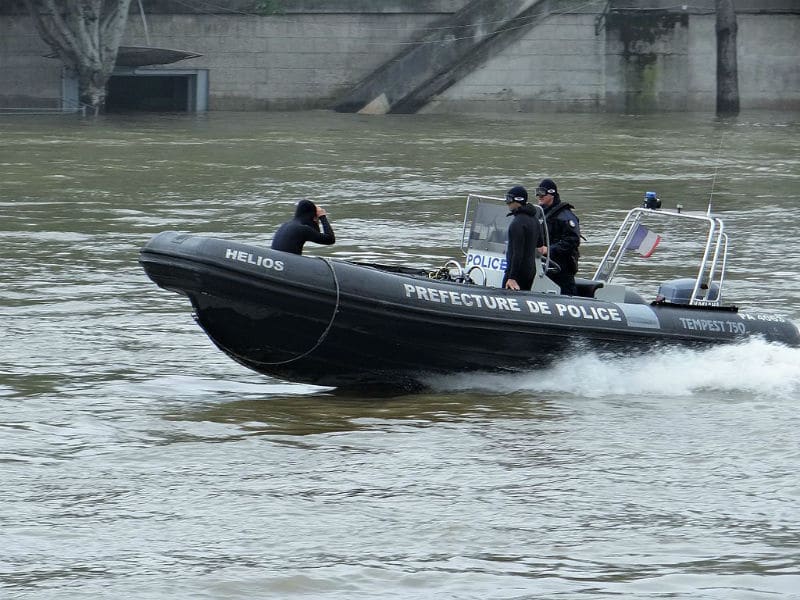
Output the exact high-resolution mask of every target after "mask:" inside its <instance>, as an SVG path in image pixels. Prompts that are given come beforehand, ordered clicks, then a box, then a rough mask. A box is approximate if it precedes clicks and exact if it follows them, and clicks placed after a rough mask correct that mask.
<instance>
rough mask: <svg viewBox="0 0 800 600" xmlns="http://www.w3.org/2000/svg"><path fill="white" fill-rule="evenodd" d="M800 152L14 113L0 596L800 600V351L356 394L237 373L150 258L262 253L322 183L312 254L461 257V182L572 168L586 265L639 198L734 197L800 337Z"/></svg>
mask: <svg viewBox="0 0 800 600" xmlns="http://www.w3.org/2000/svg"><path fill="white" fill-rule="evenodd" d="M798 140H800V135H798V124H797V121H796V115H767V114H764V115H755V116H743V117H741V118H740V119H738V120H737V121H735V122H729V123H725V122H717V121H715V120H714V119H713V118H710V117H708V116H705V115H694V116H686V115H678V116H668V117H667V116H664V115H660V116H657V117H615V116H602V115H591V116H582V115H578V116H576V115H547V116H546V117H536V116H530V115H528V116H524V117H523V116H519V117H507V116H504V117H502V118H488V117H487V118H471V117H451V118H442V117H435V118H434V117H430V116H429V117H387V118H380V119H365V118H360V117H354V116H349V115H333V114H327V113H310V114H302V115H274V114H268V115H252V114H248V115H231V114H222V115H217V114H212V115H208V116H207V117H203V118H194V117H182V116H180V117H179V116H172V117H151V116H143V117H117V118H109V119H102V120H100V121H99V122H86V121H79V122H76V121H73V120H71V119H57V120H56V119H50V118H45V119H39V120H32V119H28V118H19V119H17V118H7V119H6V120H4V121H0V180H1V181H2V186H0V207H2V209H3V212H4V216H3V220H2V223H3V226H2V227H0V230H1V231H0V235H2V237H3V245H2V247H3V250H2V255H3V265H4V278H3V280H2V281H3V285H2V287H1V288H0V290H1V292H2V304H0V311H2V312H1V313H0V314H2V316H3V324H4V327H3V334H4V335H3V362H2V370H1V371H0V407H2V408H0V428H1V429H2V436H0V440H1V441H0V464H1V465H2V469H3V484H4V485H3V489H4V493H3V495H2V498H0V518H2V524H3V540H4V544H3V545H2V549H0V591H2V594H3V595H4V596H8V597H15V598H16V597H18V598H22V597H31V598H37V599H40V598H65V597H68V598H83V597H85V598H111V597H131V598H154V599H156V598H157V599H162V598H176V597H178V598H182V597H191V598H215V599H217V598H245V597H247V598H252V597H273V598H286V597H292V596H299V595H301V596H305V597H312V598H337V599H350V598H403V599H407V598H458V599H464V598H476V599H477V598H480V599H485V598H557V597H566V598H571V597H587V598H596V597H603V596H610V595H618V596H621V597H624V598H655V597H681V598H692V599H695V598H720V599H728V598H762V597H763V598H767V597H770V598H772V597H782V598H790V597H798V596H797V593H796V589H800V574H799V573H798V568H797V565H798V564H800V552H799V551H798V546H797V540H798V539H800V526H798V523H800V518H799V517H800V514H799V513H800V511H798V500H800V484H798V478H797V474H796V465H797V464H798V461H799V459H800V451H798V445H797V441H796V439H797V431H798V430H800V427H799V426H800V417H798V412H797V399H798V395H800V351H798V350H796V349H786V348H780V347H779V346H775V345H770V344H766V343H764V342H760V341H751V342H748V343H745V344H742V345H739V346H732V347H726V348H715V349H711V350H705V351H693V350H670V351H666V352H662V353H659V354H656V355H653V356H649V357H647V358H641V357H608V356H600V355H596V354H586V355H581V356H573V357H568V358H566V359H564V360H563V361H560V362H559V363H558V364H557V365H555V366H553V367H552V368H550V369H545V370H542V371H537V372H532V373H527V374H517V375H509V376H502V377H499V376H496V375H470V376H453V377H448V378H436V379H433V380H431V382H430V383H431V385H432V388H431V390H430V391H429V392H427V393H425V394H419V395H413V396H397V395H392V394H391V393H389V394H388V395H387V396H385V397H354V396H351V395H348V394H346V393H342V392H339V391H337V390H331V389H328V388H315V387H312V386H307V385H299V384H293V383H291V382H282V381H276V380H272V379H269V378H266V377H261V376H258V375H256V374H253V373H250V372H249V371H246V370H244V369H242V368H241V367H239V366H238V365H236V364H235V363H233V362H231V361H229V360H228V359H227V358H225V357H224V356H222V354H221V353H219V352H218V351H217V350H216V349H215V348H214V347H213V345H212V344H211V343H210V342H209V341H208V340H207V338H205V336H204V335H203V333H202V332H201V331H200V330H199V329H198V328H197V326H196V325H195V324H194V322H193V321H192V319H191V317H190V315H189V307H188V302H186V301H185V300H184V299H182V298H180V297H178V296H176V295H174V294H170V293H168V292H165V291H163V290H159V289H157V288H156V287H155V286H153V285H152V284H151V283H150V282H149V281H148V280H147V278H146V277H145V276H144V274H143V273H142V271H141V270H140V268H139V267H138V265H137V264H136V256H137V251H138V248H139V247H140V246H141V245H142V243H143V242H144V241H145V240H146V239H147V238H148V237H149V236H150V235H152V234H153V233H155V232H157V231H160V230H164V229H179V230H187V231H192V232H198V233H211V234H213V235H217V236H221V237H231V238H237V239H243V240H245V241H252V242H256V243H266V242H267V240H268V239H269V237H270V236H271V233H272V231H274V229H275V227H276V226H277V224H278V223H280V222H281V221H282V220H284V219H285V218H286V217H287V215H288V214H289V213H290V212H291V211H292V207H293V205H294V203H295V202H296V199H297V198H298V197H301V196H306V195H308V196H311V197H313V198H315V199H317V200H318V201H319V202H320V203H321V204H323V205H324V206H325V207H326V208H327V209H328V210H329V211H330V212H331V214H332V220H333V223H334V226H335V227H336V231H337V239H338V242H337V245H336V246H334V247H333V248H315V249H313V250H311V251H312V252H314V253H318V254H329V255H332V256H337V257H341V258H355V259H359V260H381V261H384V262H393V261H394V262H412V263H414V264H417V265H419V266H430V265H438V264H441V263H443V262H444V261H445V260H446V259H448V258H450V257H453V256H458V247H457V244H458V240H459V236H460V228H461V221H462V218H463V216H462V214H461V210H462V209H463V201H464V196H465V195H466V194H467V193H469V192H475V193H484V194H492V195H501V194H502V193H503V192H504V191H505V189H507V188H508V187H509V186H510V185H511V184H513V183H517V182H523V183H526V184H528V185H529V186H531V187H532V186H533V185H534V184H535V180H537V179H538V178H540V177H543V176H548V175H549V176H553V177H554V178H555V179H556V180H557V181H558V182H559V184H560V187H561V188H562V189H563V190H565V197H566V198H567V199H568V200H569V201H571V202H573V203H574V204H576V205H577V206H578V207H579V211H578V212H579V215H580V217H581V219H582V224H583V227H584V232H585V233H586V234H587V237H588V238H589V240H588V241H587V243H586V244H585V245H584V250H585V252H584V259H583V260H584V264H585V265H587V270H590V267H591V266H593V265H594V264H596V261H597V260H598V259H599V257H600V255H601V254H602V250H603V249H604V247H605V244H606V243H607V242H608V240H609V238H610V237H611V234H612V233H613V230H614V227H615V224H616V223H617V222H618V221H619V218H620V216H621V215H622V214H623V213H624V211H625V210H627V209H628V208H630V207H632V206H634V205H636V204H638V203H639V201H640V199H641V196H642V193H643V191H644V190H645V189H652V188H655V189H657V190H658V192H659V194H660V196H661V197H662V199H663V200H664V202H665V206H674V204H675V203H677V202H678V201H679V199H680V202H681V203H683V204H684V206H685V207H686V209H687V210H688V209H691V210H704V209H705V207H706V204H707V202H708V199H709V195H710V192H711V189H712V181H713V182H714V183H713V187H714V191H715V192H714V206H715V207H716V209H718V210H720V211H721V212H723V213H724V214H725V216H726V225H727V227H728V231H729V232H730V233H731V236H732V240H733V254H732V257H731V261H730V263H729V278H730V280H729V284H728V285H729V289H728V291H729V294H731V295H732V296H731V299H733V300H735V301H736V302H738V303H740V304H742V305H744V306H749V305H754V304H758V305H760V306H761V307H762V308H764V309H765V310H768V311H771V312H784V313H787V314H789V315H790V316H791V317H792V318H794V319H795V320H798V318H800V308H799V307H800V302H799V300H800V279H798V277H797V273H798V272H800V259H798V258H797V256H798V255H800V254H798V251H800V247H798V244H800V242H798V241H797V240H798V239H800V236H799V235H798V233H800V231H798V229H800V227H798V223H797V219H796V217H795V211H796V207H797V206H798V200H800V196H798V189H800V186H798V179H800V159H798V156H800V142H798ZM719 148H722V151H720V152H719V153H718V149H719ZM715 173H716V179H715ZM654 258H655V259H658V258H659V257H657V256H656V257H654ZM680 266H681V265H680V264H679V263H677V264H676V263H675V262H674V261H672V262H670V261H668V260H666V259H665V260H664V262H659V260H654V261H651V262H643V263H641V264H640V265H638V266H637V267H636V268H635V269H634V271H633V272H632V273H630V276H631V277H633V276H634V275H637V274H639V275H641V274H643V273H644V274H648V275H650V276H652V277H653V278H654V279H655V280H661V279H664V278H668V277H672V276H674V270H675V269H676V268H680ZM645 291H646V292H647V293H648V294H650V293H653V291H654V289H647V290H645ZM765 296H766V297H765Z"/></svg>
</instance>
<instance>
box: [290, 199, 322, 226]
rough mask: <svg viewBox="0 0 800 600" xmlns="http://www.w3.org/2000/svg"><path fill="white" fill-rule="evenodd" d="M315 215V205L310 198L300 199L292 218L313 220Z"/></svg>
mask: <svg viewBox="0 0 800 600" xmlns="http://www.w3.org/2000/svg"><path fill="white" fill-rule="evenodd" d="M316 216H317V206H316V205H315V204H314V203H313V202H312V201H311V200H300V202H298V203H297V208H296V209H295V211H294V218H295V219H298V220H300V221H303V222H308V221H313V220H314V217H316Z"/></svg>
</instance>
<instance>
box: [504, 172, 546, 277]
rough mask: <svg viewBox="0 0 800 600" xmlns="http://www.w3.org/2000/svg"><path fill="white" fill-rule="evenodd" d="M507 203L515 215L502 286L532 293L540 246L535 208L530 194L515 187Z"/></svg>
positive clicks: (507, 195) (508, 196) (511, 227)
mask: <svg viewBox="0 0 800 600" xmlns="http://www.w3.org/2000/svg"><path fill="white" fill-rule="evenodd" d="M506 204H507V205H508V208H509V209H510V210H511V212H510V213H508V216H513V217H514V218H513V219H512V220H511V223H509V225H508V246H507V247H506V271H505V275H504V276H503V287H504V288H508V289H510V290H530V289H531V286H533V278H534V277H535V276H536V266H535V262H534V261H535V259H536V248H537V246H539V244H541V243H542V242H541V237H540V235H539V221H538V220H537V218H536V212H537V211H536V209H535V208H534V207H533V206H531V205H529V204H528V191H527V190H526V189H525V188H524V187H522V186H521V185H515V186H514V187H512V188H511V189H510V190H508V192H506Z"/></svg>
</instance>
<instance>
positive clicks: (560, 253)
mask: <svg viewBox="0 0 800 600" xmlns="http://www.w3.org/2000/svg"><path fill="white" fill-rule="evenodd" d="M536 198H537V199H538V201H539V206H541V207H542V208H543V209H544V214H545V218H546V219H547V230H548V232H549V235H550V246H549V247H547V246H542V247H540V248H539V252H540V253H542V254H545V255H548V256H549V257H550V260H551V261H552V262H555V263H556V264H557V265H558V267H559V269H558V270H557V272H552V271H551V272H548V275H547V276H548V277H549V278H550V279H552V280H553V281H554V282H555V283H556V284H558V286H559V287H560V288H561V293H562V294H566V295H569V296H574V295H575V294H576V293H577V291H576V289H575V273H577V272H578V258H579V257H580V251H579V250H578V246H580V244H581V228H580V223H579V222H578V217H576V216H575V213H574V212H572V210H573V209H574V208H575V207H574V206H572V205H571V204H567V203H565V202H562V201H561V196H559V194H558V187H557V186H556V182H555V181H553V180H552V179H542V180H541V181H540V182H539V185H538V187H537V188H536Z"/></svg>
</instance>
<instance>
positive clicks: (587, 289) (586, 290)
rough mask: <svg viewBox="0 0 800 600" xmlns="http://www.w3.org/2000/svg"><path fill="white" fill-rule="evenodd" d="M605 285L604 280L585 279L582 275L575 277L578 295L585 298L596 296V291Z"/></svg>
mask: <svg viewBox="0 0 800 600" xmlns="http://www.w3.org/2000/svg"><path fill="white" fill-rule="evenodd" d="M603 285H605V282H604V281H597V280H595V279H583V278H581V277H576V278H575V291H576V292H577V295H578V296H582V297H583V298H594V293H595V292H596V291H597V290H599V289H600V288H601V287H603Z"/></svg>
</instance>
